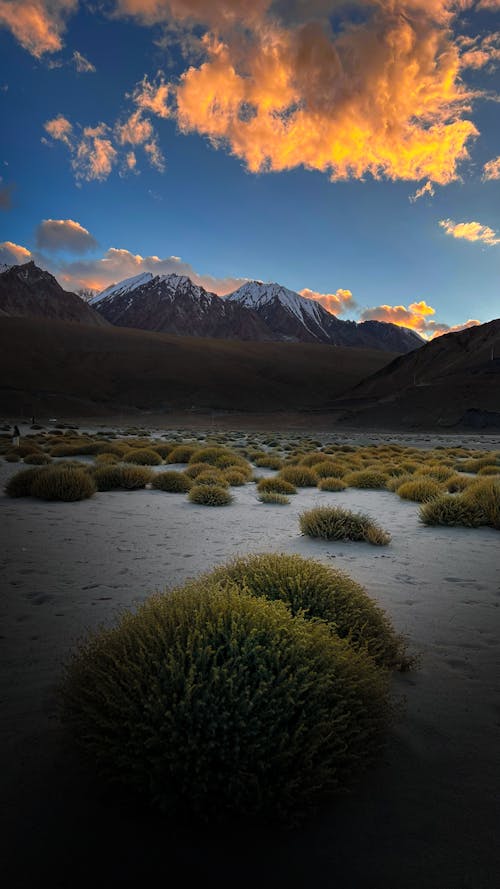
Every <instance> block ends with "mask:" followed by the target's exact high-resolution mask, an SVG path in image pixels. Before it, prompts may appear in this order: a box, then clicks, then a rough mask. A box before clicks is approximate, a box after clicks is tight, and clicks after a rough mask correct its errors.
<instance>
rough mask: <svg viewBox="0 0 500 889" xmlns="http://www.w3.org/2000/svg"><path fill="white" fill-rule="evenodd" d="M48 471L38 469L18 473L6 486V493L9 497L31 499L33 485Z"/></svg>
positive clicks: (42, 468) (43, 468)
mask: <svg viewBox="0 0 500 889" xmlns="http://www.w3.org/2000/svg"><path fill="white" fill-rule="evenodd" d="M46 471H47V470H46V468H45V467H37V468H36V469H23V470H21V472H16V474H15V475H13V476H12V478H10V479H9V480H8V482H7V484H6V485H5V493H6V494H7V496H8V497H31V489H32V486H33V483H34V482H35V480H36V479H37V478H38V477H39V475H40V474H41V473H42V472H46Z"/></svg>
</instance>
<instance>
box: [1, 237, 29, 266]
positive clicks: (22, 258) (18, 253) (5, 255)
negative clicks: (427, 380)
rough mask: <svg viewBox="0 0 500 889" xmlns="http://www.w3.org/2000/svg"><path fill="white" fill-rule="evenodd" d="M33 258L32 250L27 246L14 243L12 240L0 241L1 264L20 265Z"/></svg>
mask: <svg viewBox="0 0 500 889" xmlns="http://www.w3.org/2000/svg"><path fill="white" fill-rule="evenodd" d="M30 259H31V250H28V248H27V247H21V245H20V244H14V243H13V242H12V241H3V242H2V243H0V265H1V264H3V263H5V265H20V264H21V263H23V262H28V261H29V260H30Z"/></svg>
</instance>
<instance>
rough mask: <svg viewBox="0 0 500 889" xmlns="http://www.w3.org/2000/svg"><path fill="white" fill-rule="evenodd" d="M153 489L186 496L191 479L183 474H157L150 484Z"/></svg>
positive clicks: (173, 471)
mask: <svg viewBox="0 0 500 889" xmlns="http://www.w3.org/2000/svg"><path fill="white" fill-rule="evenodd" d="M151 484H152V487H153V488H157V490H159V491H169V492H171V493H175V494H186V493H187V491H189V489H190V488H191V485H192V484H193V483H192V481H191V479H190V478H188V476H187V475H184V473H183V472H175V470H171V471H170V472H158V473H156V475H155V476H154V477H153V480H152V482H151Z"/></svg>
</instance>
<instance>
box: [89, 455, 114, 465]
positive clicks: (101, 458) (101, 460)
mask: <svg viewBox="0 0 500 889" xmlns="http://www.w3.org/2000/svg"><path fill="white" fill-rule="evenodd" d="M119 460H120V458H119V457H118V456H117V455H116V454H97V455H96V458H95V461H94V462H95V464H96V466H108V465H110V464H112V463H118V462H119Z"/></svg>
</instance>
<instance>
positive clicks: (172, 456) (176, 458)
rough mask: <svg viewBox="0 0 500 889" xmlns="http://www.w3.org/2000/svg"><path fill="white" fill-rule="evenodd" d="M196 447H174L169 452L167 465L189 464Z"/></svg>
mask: <svg viewBox="0 0 500 889" xmlns="http://www.w3.org/2000/svg"><path fill="white" fill-rule="evenodd" d="M197 450H198V448H197V447H196V445H176V446H175V447H174V448H172V450H171V451H170V453H169V455H168V457H167V460H166V462H167V463H189V461H190V459H191V457H192V456H193V454H194V453H195V451H197Z"/></svg>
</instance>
